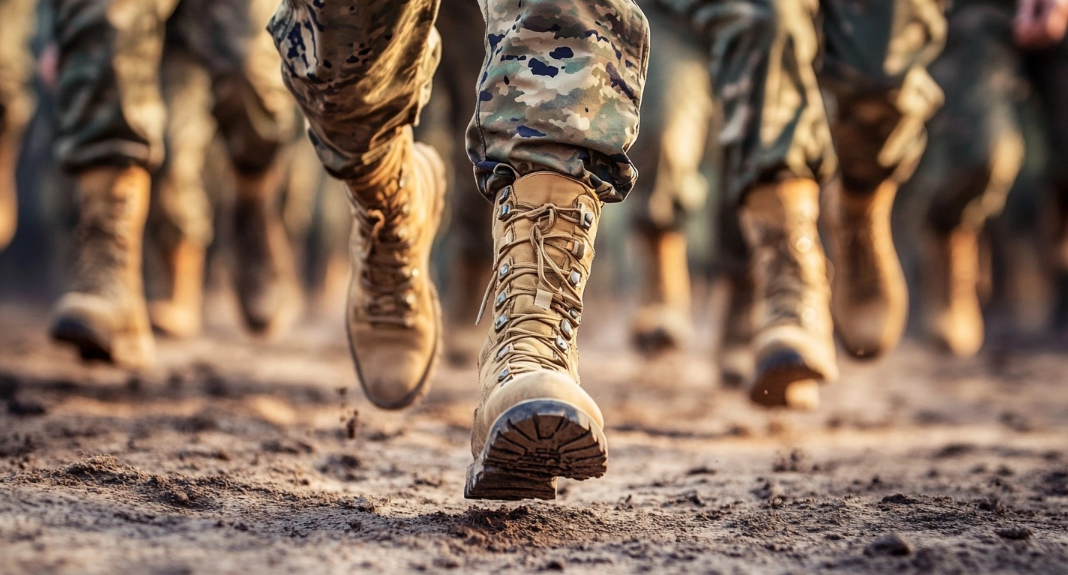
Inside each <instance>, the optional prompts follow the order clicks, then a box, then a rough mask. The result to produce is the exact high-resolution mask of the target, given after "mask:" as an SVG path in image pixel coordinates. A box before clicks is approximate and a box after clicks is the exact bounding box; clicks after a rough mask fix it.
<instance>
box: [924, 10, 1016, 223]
mask: <svg viewBox="0 0 1068 575" xmlns="http://www.w3.org/2000/svg"><path fill="white" fill-rule="evenodd" d="M1012 18H1013V10H1012V5H1011V4H1007V3H1005V2H999V1H998V0H977V1H971V2H964V3H962V4H961V5H958V6H957V7H956V8H954V10H953V11H952V12H951V13H950V15H949V34H948V40H947V43H946V49H945V51H944V52H943V54H942V55H941V56H940V57H939V58H938V60H936V61H935V63H934V64H932V66H931V74H932V75H933V77H934V79H935V80H936V81H937V82H938V83H939V85H940V86H942V89H943V90H944V92H945V106H944V107H943V108H942V110H940V111H939V113H938V114H936V115H935V117H934V118H933V119H932V120H931V123H930V126H929V131H930V146H929V148H930V157H925V159H924V162H923V163H922V164H921V168H920V172H918V173H917V174H916V178H915V179H916V181H917V183H918V184H921V185H922V189H916V188H913V187H912V186H910V188H909V193H910V194H911V193H916V194H925V195H927V196H928V197H927V198H926V199H927V200H929V202H930V203H929V209H928V214H927V221H928V223H929V224H930V225H931V226H932V227H933V229H935V230H936V231H938V232H942V233H948V232H950V231H952V230H953V229H955V228H957V227H959V226H962V225H963V226H965V227H967V228H969V229H978V228H980V227H981V226H982V225H983V224H984V223H985V222H986V220H987V219H988V218H989V217H991V216H994V215H996V214H997V213H999V212H1000V211H1001V209H1002V207H1004V205H1005V200H1006V197H1007V195H1008V193H1009V190H1010V189H1011V188H1012V185H1013V182H1014V181H1015V179H1016V177H1017V175H1018V173H1019V171H1020V168H1021V166H1022V160H1023V135H1022V131H1021V126H1020V118H1019V116H1018V106H1019V104H1020V103H1021V100H1022V96H1023V90H1022V87H1023V68H1022V64H1023V62H1022V59H1023V54H1022V52H1021V51H1020V50H1019V49H1018V48H1017V47H1016V46H1015V45H1014V43H1013V40H1012Z"/></svg>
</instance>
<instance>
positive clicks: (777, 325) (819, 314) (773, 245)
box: [741, 178, 838, 409]
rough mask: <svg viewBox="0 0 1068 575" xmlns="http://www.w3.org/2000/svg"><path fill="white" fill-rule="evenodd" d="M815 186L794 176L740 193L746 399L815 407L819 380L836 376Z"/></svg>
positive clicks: (757, 401) (817, 194)
mask: <svg viewBox="0 0 1068 575" xmlns="http://www.w3.org/2000/svg"><path fill="white" fill-rule="evenodd" d="M819 195H820V188H819V184H817V183H816V182H815V181H813V180H807V179H800V178H799V179H793V180H786V181H783V182H778V183H775V184H767V185H762V186H758V187H756V188H753V189H752V190H750V191H749V192H748V193H747V194H746V197H745V205H744V207H743V209H742V218H741V220H742V230H743V232H744V235H745V238H746V243H747V244H748V245H749V251H750V253H751V254H752V256H751V257H752V260H751V261H752V266H753V281H754V285H755V290H754V292H755V299H756V304H757V311H756V314H757V320H756V336H755V337H754V338H753V350H754V353H755V355H756V372H755V374H754V377H753V385H752V387H751V389H750V397H751V399H752V400H753V401H754V402H756V403H758V404H761V405H764V406H769V407H774V406H784V407H792V408H795V409H814V408H815V407H816V406H817V405H818V402H819V389H818V385H819V383H820V382H825V381H832V380H834V379H836V378H837V377H838V366H837V363H836V358H835V350H834V328H833V325H832V322H831V314H830V289H829V286H828V285H827V269H826V259H825V258H824V255H823V248H822V247H821V245H820V238H819V232H818V230H817V228H816V222H817V219H818V218H819Z"/></svg>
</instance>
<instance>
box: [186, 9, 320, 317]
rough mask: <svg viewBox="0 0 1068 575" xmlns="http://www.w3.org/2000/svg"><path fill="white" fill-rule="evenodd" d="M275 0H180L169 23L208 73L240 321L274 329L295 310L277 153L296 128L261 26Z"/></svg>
mask: <svg viewBox="0 0 1068 575" xmlns="http://www.w3.org/2000/svg"><path fill="white" fill-rule="evenodd" d="M275 5H276V3H275V1H274V0H183V1H182V3H181V4H180V5H179V7H178V10H177V11H176V12H175V14H174V17H173V20H174V22H173V24H172V25H173V26H174V27H175V28H176V29H177V30H178V33H179V35H180V36H181V38H182V40H183V41H184V42H185V44H186V45H187V46H188V47H189V49H190V50H191V51H192V53H193V54H194V55H195V56H196V57H197V59H198V60H199V61H200V62H201V64H202V65H204V66H205V67H206V68H207V70H208V73H209V74H210V76H211V85H212V93H213V95H214V98H215V102H214V115H215V118H216V121H217V123H218V125H219V132H220V133H221V135H222V137H223V141H224V142H225V143H226V146H227V149H228V151H229V153H230V158H231V162H232V164H233V166H234V170H235V176H236V178H235V181H236V190H235V191H236V195H235V202H234V209H233V217H234V220H233V226H234V239H235V242H234V248H235V249H234V254H235V256H236V266H235V268H236V269H235V270H234V271H235V278H234V279H235V286H236V288H237V292H238V299H239V302H240V304H241V311H242V312H243V313H242V315H243V317H244V320H245V325H246V326H247V327H248V328H249V329H250V330H252V331H253V332H254V333H260V334H273V333H277V332H278V331H280V330H282V329H284V328H285V327H286V326H287V325H288V324H289V323H291V322H292V321H293V320H294V319H295V318H296V315H297V312H298V311H299V309H300V300H301V292H300V287H299V285H298V282H297V276H296V265H295V262H294V258H293V253H292V250H291V248H290V245H289V239H288V237H287V236H286V233H285V228H284V225H283V223H282V218H281V208H280V207H279V205H278V204H279V201H278V200H279V195H280V193H279V192H280V190H281V189H282V178H283V176H284V170H283V169H282V168H283V167H282V165H281V164H282V163H281V162H280V161H279V154H280V152H281V151H282V149H283V147H284V145H285V143H286V142H288V141H290V140H291V139H292V136H293V134H294V130H295V126H294V119H295V118H294V109H293V101H292V98H291V97H290V95H289V94H288V93H287V91H286V89H285V86H284V85H283V83H282V79H281V77H280V76H279V74H278V66H279V59H278V54H277V52H276V51H275V50H274V47H273V45H272V41H271V36H270V34H269V33H268V32H267V31H266V30H265V27H266V25H267V23H268V21H269V20H270V17H271V12H272V11H273V8H274V7H275Z"/></svg>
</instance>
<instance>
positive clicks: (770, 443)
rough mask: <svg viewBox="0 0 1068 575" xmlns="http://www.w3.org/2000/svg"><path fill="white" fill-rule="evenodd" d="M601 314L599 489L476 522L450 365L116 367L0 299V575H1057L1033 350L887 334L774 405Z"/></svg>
mask: <svg viewBox="0 0 1068 575" xmlns="http://www.w3.org/2000/svg"><path fill="white" fill-rule="evenodd" d="M587 315H588V316H598V317H605V318H614V317H615V316H618V315H619V314H612V313H610V312H607V311H606V312H603V313H602V312H596V313H589V314H587ZM624 319H625V318H624ZM622 321H623V320H622V319H618V318H616V319H609V320H603V322H602V323H600V324H593V322H592V320H591V325H589V326H587V327H586V331H585V333H584V334H583V338H584V339H583V364H582V370H583V373H584V374H585V377H584V385H585V386H586V387H587V388H588V389H589V390H590V391H591V394H592V395H593V397H594V398H595V399H597V401H598V402H599V403H600V405H601V407H602V408H603V410H604V413H605V419H606V421H607V429H606V432H607V435H608V439H609V446H610V456H611V463H610V469H609V473H608V475H607V476H606V477H604V478H603V479H600V480H595V481H587V482H567V481H563V482H561V489H560V496H559V499H558V500H557V501H555V502H524V503H510V504H503V503H496V502H481V501H477V502H471V501H466V500H464V499H463V494H462V492H463V483H464V472H465V469H466V466H467V464H468V463H469V461H470V459H471V455H470V451H469V445H468V441H469V428H470V416H471V411H472V409H473V407H474V399H475V383H474V380H475V375H474V369H473V368H465V369H459V368H455V367H448V366H447V365H446V364H444V362H443V369H442V370H441V371H440V373H439V375H438V376H437V378H436V381H435V387H434V389H433V391H432V392H431V393H430V395H429V396H428V397H427V398H426V400H425V401H423V402H422V403H421V404H420V405H419V406H418V407H416V408H414V409H412V410H410V411H407V412H402V413H386V412H382V411H378V410H376V409H374V408H372V407H370V405H369V404H368V403H367V402H366V401H365V400H364V399H363V398H362V397H361V396H360V393H359V391H358V387H354V377H353V375H352V371H351V368H350V365H349V359H348V355H347V351H346V348H345V340H344V337H343V336H342V335H341V330H340V327H339V326H337V325H334V324H335V323H336V322H330V323H329V324H324V325H314V326H306V327H303V328H301V329H299V330H298V331H297V332H295V333H294V334H293V335H290V336H288V337H286V338H285V339H284V340H282V341H278V342H272V343H263V342H256V341H252V340H250V339H249V338H247V337H245V336H243V335H242V334H240V332H237V331H235V330H234V329H232V328H229V329H228V328H225V327H222V328H219V327H215V328H213V329H212V330H211V331H210V334H209V336H207V337H205V338H203V339H200V340H197V341H192V342H185V343H173V342H167V343H163V344H161V347H160V365H159V367H158V368H156V369H154V370H152V371H151V372H148V373H143V374H136V375H134V374H129V373H125V372H122V371H118V370H114V369H110V368H106V367H102V366H84V365H82V364H80V363H78V362H77V361H76V360H75V359H74V357H73V355H72V354H70V353H68V352H67V351H65V350H58V349H56V348H53V347H52V346H51V345H49V344H48V342H47V341H46V340H45V338H44V335H43V331H44V328H43V325H44V323H43V322H44V316H43V315H42V312H40V311H35V310H32V309H31V310H26V309H23V308H20V307H18V306H13V305H5V306H0V411H2V413H0V572H3V573H5V574H6V573H108V574H111V573H167V574H177V573H260V572H308V573H349V572H372V571H373V572H379V573H399V572H444V571H450V570H452V571H455V572H464V573H466V572H500V571H502V570H504V569H509V570H512V571H517V572H527V571H565V572H569V573H608V572H610V573H620V572H653V573H661V572H686V573H723V574H727V573H799V572H838V573H967V574H971V573H1068V356H1066V355H1064V354H1063V353H1061V354H1058V353H1057V351H1056V350H1057V346H1056V345H1052V344H1049V343H1048V342H1037V344H1035V345H1031V344H1030V343H1022V342H1021V343H1017V344H1016V345H1013V346H1011V347H1003V346H1002V347H999V348H997V349H995V350H992V351H988V352H985V353H984V355H983V356H982V357H980V358H978V359H976V360H969V361H958V360H947V359H945V358H943V357H941V356H939V355H938V354H936V353H934V352H932V351H931V350H929V349H926V348H925V347H924V346H923V345H921V344H919V343H915V342H912V343H906V344H905V346H904V347H903V349H901V350H900V351H899V352H897V353H895V354H894V355H893V356H891V357H890V358H888V359H887V360H886V361H883V362H881V363H878V364H875V365H866V364H856V363H849V362H844V370H843V377H842V381H841V382H840V383H839V384H837V385H835V386H833V387H829V388H827V389H826V390H825V401H824V406H823V407H822V409H821V410H820V411H819V412H817V413H813V414H791V413H775V412H765V411H759V410H757V409H754V408H752V407H750V406H749V405H748V404H747V403H746V401H745V400H744V398H743V397H742V394H741V393H740V392H738V391H732V390H724V389H720V388H718V387H717V385H716V383H715V376H714V371H713V366H712V364H711V361H710V354H709V353H708V351H707V350H708V347H709V346H708V345H705V344H704V343H701V342H699V343H698V344H697V345H695V349H694V350H692V351H690V352H688V353H685V354H679V355H677V356H674V357H669V358H665V359H662V360H658V361H655V362H647V361H644V360H642V359H641V358H639V357H637V356H635V355H633V354H630V353H628V352H626V351H623V350H626V346H625V333H626V330H625V329H624V328H625V324H623V323H619V322H622ZM613 322H617V323H613ZM705 339H707V337H706V338H703V339H702V340H701V341H702V342H703V341H704V340H705ZM1062 349H1063V347H1062ZM5 404H6V405H5Z"/></svg>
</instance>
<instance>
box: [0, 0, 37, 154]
mask: <svg viewBox="0 0 1068 575" xmlns="http://www.w3.org/2000/svg"><path fill="white" fill-rule="evenodd" d="M36 5H37V1H36V0H0V38H2V39H3V40H2V41H0V137H2V138H4V139H5V140H9V141H10V140H16V141H17V139H18V138H19V137H20V136H21V134H22V129H23V127H24V126H25V125H26V123H27V122H28V121H29V119H30V115H31V113H32V109H33V98H32V96H31V95H30V93H29V83H30V79H31V77H32V76H33V55H32V54H31V53H30V35H31V34H32V33H33V30H34V29H35V28H36V26H35V22H36V11H35V8H36Z"/></svg>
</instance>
